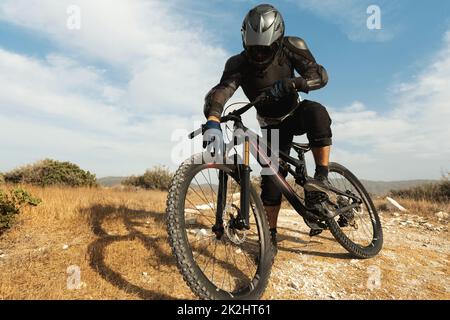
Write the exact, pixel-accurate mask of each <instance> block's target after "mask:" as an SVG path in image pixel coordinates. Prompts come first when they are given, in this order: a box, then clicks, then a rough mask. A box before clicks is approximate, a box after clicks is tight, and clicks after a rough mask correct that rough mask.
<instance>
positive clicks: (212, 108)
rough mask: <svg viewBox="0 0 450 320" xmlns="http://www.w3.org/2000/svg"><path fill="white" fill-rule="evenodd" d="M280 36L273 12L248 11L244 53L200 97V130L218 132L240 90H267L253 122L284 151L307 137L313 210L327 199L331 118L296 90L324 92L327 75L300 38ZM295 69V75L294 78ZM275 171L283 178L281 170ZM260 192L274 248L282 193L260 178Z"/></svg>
mask: <svg viewBox="0 0 450 320" xmlns="http://www.w3.org/2000/svg"><path fill="white" fill-rule="evenodd" d="M284 34H285V24H284V20H283V17H282V15H281V14H280V12H279V11H278V10H277V9H276V8H274V7H273V6H271V5H268V4H262V5H258V6H256V7H255V8H253V9H252V10H250V12H249V13H248V14H247V16H246V17H245V20H244V23H243V26H242V39H243V45H244V51H243V52H242V53H240V54H238V55H235V56H233V57H231V58H230V59H229V60H228V61H227V63H226V65H225V71H224V72H223V75H222V78H221V80H220V83H219V84H218V85H217V86H215V87H214V88H213V89H212V90H211V91H210V92H209V93H208V94H207V96H206V98H205V106H204V114H205V116H206V118H207V119H208V121H207V123H206V126H205V128H206V129H207V130H209V129H211V130H220V117H221V115H222V112H223V108H224V105H225V104H226V102H227V101H228V100H229V99H230V98H231V96H232V95H233V94H234V92H235V91H236V90H237V89H238V88H239V87H240V86H241V87H242V89H243V91H244V93H245V95H246V96H247V98H248V99H249V100H250V101H253V100H255V99H256V98H257V97H258V96H259V95H261V94H262V93H263V92H269V95H270V96H271V98H273V99H270V100H268V101H269V102H267V103H265V104H263V105H261V106H258V107H257V118H258V121H259V123H260V126H261V128H263V129H268V130H271V129H278V130H279V137H280V141H279V148H280V150H281V151H283V152H287V153H289V151H290V148H291V143H292V141H293V137H294V136H297V135H303V134H307V137H308V140H309V143H310V146H311V149H312V153H313V155H314V159H315V162H316V171H315V176H314V180H311V181H308V182H307V184H306V185H305V190H306V194H305V202H306V206H307V207H308V208H310V209H312V208H315V206H316V205H318V204H319V205H320V203H322V202H323V201H325V200H326V199H328V198H327V195H326V192H324V191H325V190H326V189H324V187H326V186H327V185H328V168H329V158H330V149H331V145H332V132H331V119H330V116H329V114H328V112H327V110H326V108H325V107H324V106H322V105H321V104H319V103H317V102H314V101H309V100H303V101H300V99H299V95H298V92H304V93H308V92H309V91H312V90H318V89H321V88H323V87H324V86H325V85H326V84H327V82H328V75H327V72H326V70H325V68H324V67H322V66H321V65H319V64H318V63H317V62H316V60H315V59H314V57H313V55H312V54H311V52H310V50H309V49H308V46H307V45H306V43H305V41H304V40H302V39H301V38H298V37H285V35H284ZM295 71H297V72H298V73H299V74H300V77H296V76H295ZM204 139H205V140H207V141H206V142H208V140H209V139H210V137H208V135H207V134H205V136H204ZM280 170H282V172H283V174H284V175H285V176H287V172H285V170H283V169H282V168H280ZM261 189H262V192H261V199H262V202H263V204H264V207H265V210H266V212H267V216H268V219H269V225H270V231H271V236H272V243H273V244H274V246H275V249H276V234H277V220H278V214H279V211H280V208H281V200H282V194H281V192H280V190H279V189H278V188H277V187H276V185H275V183H274V182H273V181H272V179H271V178H270V176H262V183H261ZM318 220H320V219H318ZM305 222H306V223H307V225H308V226H309V227H310V228H311V232H310V235H311V236H315V235H318V234H320V233H321V232H322V230H323V229H322V225H320V224H319V223H318V222H317V221H308V220H305Z"/></svg>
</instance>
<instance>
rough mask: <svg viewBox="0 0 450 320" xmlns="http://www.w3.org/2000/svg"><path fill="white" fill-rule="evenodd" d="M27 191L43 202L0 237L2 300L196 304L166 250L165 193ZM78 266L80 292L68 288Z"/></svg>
mask: <svg viewBox="0 0 450 320" xmlns="http://www.w3.org/2000/svg"><path fill="white" fill-rule="evenodd" d="M27 190H29V191H31V192H32V194H33V195H35V196H38V197H40V198H41V199H42V200H43V203H42V204H41V205H40V206H39V207H37V208H32V209H26V210H24V212H23V213H22V214H21V215H20V216H19V219H18V221H17V223H16V225H15V226H14V227H13V228H12V229H11V230H9V231H7V232H6V233H5V234H3V235H2V236H1V238H0V250H1V251H2V252H3V254H4V256H3V258H0V278H1V279H2V280H1V283H0V299H176V298H180V297H183V298H186V297H192V298H193V296H192V294H191V293H190V291H189V289H188V288H187V287H186V286H185V284H184V282H183V280H182V278H181V276H180V273H179V272H178V270H177V269H176V266H175V261H174V259H173V257H172V255H171V252H170V248H169V246H168V244H167V238H166V232H165V227H164V221H163V217H164V211H165V200H166V193H163V192H156V191H152V192H148V191H126V190H113V189H109V190H108V189H63V188H45V189H43V188H36V187H27ZM64 245H68V246H69V248H68V249H66V250H64V249H63V246H64ZM72 265H76V266H79V268H80V270H81V281H82V288H81V289H79V290H68V289H67V278H68V276H69V275H68V274H67V268H68V267H69V266H72ZM144 273H145V274H144Z"/></svg>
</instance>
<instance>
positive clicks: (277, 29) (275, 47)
mask: <svg viewBox="0 0 450 320" xmlns="http://www.w3.org/2000/svg"><path fill="white" fill-rule="evenodd" d="M284 31H285V26H284V20H283V17H282V16H281V13H280V12H279V11H278V10H277V9H275V8H274V7H273V6H271V5H269V4H261V5H258V6H256V7H255V8H253V9H252V10H250V12H249V13H248V14H247V16H246V17H245V19H244V23H243V25H242V41H243V44H244V49H245V51H246V54H247V57H248V59H249V61H250V62H251V63H252V64H254V65H256V66H260V67H264V66H267V65H268V64H270V63H271V62H272V61H273V59H274V57H275V56H276V54H277V52H278V51H279V50H280V49H281V44H282V41H283V37H284Z"/></svg>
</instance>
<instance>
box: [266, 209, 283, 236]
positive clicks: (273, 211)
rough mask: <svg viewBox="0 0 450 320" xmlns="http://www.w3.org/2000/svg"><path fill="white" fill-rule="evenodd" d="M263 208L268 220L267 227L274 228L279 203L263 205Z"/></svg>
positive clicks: (276, 221) (278, 211)
mask: <svg viewBox="0 0 450 320" xmlns="http://www.w3.org/2000/svg"><path fill="white" fill-rule="evenodd" d="M264 208H265V209H266V213H267V219H268V220H269V228H270V229H275V230H276V228H277V223H278V214H279V213H280V209H281V205H277V206H264Z"/></svg>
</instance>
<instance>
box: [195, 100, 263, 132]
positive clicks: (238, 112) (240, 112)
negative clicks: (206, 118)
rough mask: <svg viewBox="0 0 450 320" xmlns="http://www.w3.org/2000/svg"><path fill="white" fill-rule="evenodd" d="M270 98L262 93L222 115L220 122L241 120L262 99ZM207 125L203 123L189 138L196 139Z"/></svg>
mask: <svg viewBox="0 0 450 320" xmlns="http://www.w3.org/2000/svg"><path fill="white" fill-rule="evenodd" d="M267 99H268V95H267V94H266V93H263V94H261V95H260V96H259V97H258V98H256V99H255V100H254V101H253V102H250V103H249V104H247V105H245V106H244V107H242V108H239V109H237V110H234V111H233V112H230V113H229V114H227V115H226V116H224V117H222V118H221V119H220V123H226V122H228V121H239V120H241V118H240V117H241V116H242V115H243V114H244V113H246V112H247V111H248V110H250V109H251V108H253V107H254V106H256V105H257V104H258V103H261V102H262V101H265V100H267ZM204 127H205V125H202V126H201V127H200V128H199V129H197V130H195V131H193V132H191V133H190V134H189V135H188V138H189V139H194V138H195V137H196V136H198V135H200V134H202V133H203V131H204Z"/></svg>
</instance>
